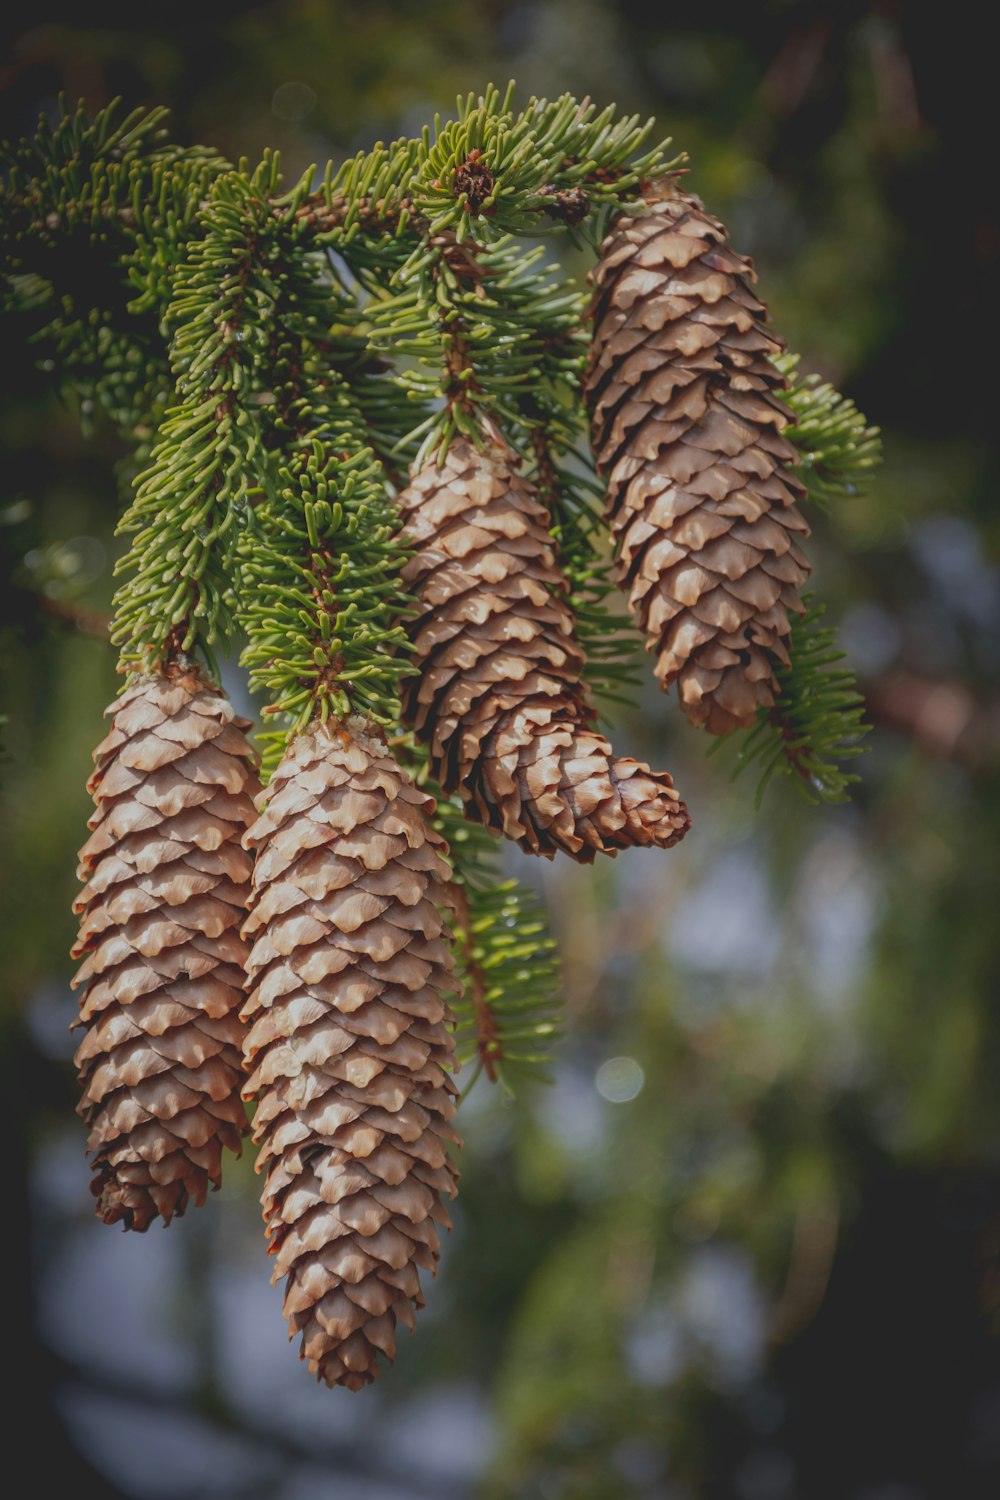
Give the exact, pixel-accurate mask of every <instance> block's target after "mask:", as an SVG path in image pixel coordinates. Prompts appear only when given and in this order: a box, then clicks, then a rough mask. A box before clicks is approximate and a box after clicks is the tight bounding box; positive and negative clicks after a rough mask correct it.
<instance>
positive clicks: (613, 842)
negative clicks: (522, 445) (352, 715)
mask: <svg viewBox="0 0 1000 1500" xmlns="http://www.w3.org/2000/svg"><path fill="white" fill-rule="evenodd" d="M398 503H399V507H400V511H401V513H402V517H403V530H404V535H405V537H406V540H407V542H408V543H409V544H410V546H411V547H412V548H413V556H412V557H411V559H410V561H409V562H408V563H407V566H406V568H405V570H404V573H403V578H404V581H405V582H406V583H407V586H408V587H409V588H410V589H411V591H412V592H413V593H414V594H415V595H416V597H417V600H418V603H419V610H418V613H417V616H416V618H415V619H414V620H412V621H410V622H408V626H407V629H408V631H409V634H410V638H411V641H412V642H413V645H414V647H415V652H414V660H415V662H416V664H417V665H418V666H419V669H420V675H419V677H418V678H414V679H413V680H412V682H410V683H407V684H405V685H404V693H405V699H404V716H405V718H406V719H407V721H408V722H409V723H410V724H411V725H412V726H413V728H414V730H415V731H416V733H417V734H418V735H419V737H420V738H421V739H422V740H423V741H425V743H427V745H428V746H429V748H430V756H431V767H432V770H433V772H434V774H435V776H436V777H437V779H438V780H439V782H440V784H441V785H442V786H443V788H444V789H445V791H448V792H452V791H455V790H457V791H458V792H459V793H460V795H461V797H462V799H463V802H464V803H465V808H466V812H467V813H468V814H469V816H471V817H475V818H476V819H477V820H478V821H480V822H482V823H484V824H485V825H486V826H487V827H489V828H493V829H496V830H498V831H502V832H503V833H505V834H506V835H507V837H508V838H511V839H513V840H515V841H516V842H517V843H518V844H520V846H521V847H522V848H523V849H526V850H527V851H529V852H530V853H533V854H541V855H544V856H545V857H547V858H552V857H553V856H554V855H555V854H556V853H557V852H559V851H562V852H563V853H566V854H569V855H571V856H572V857H573V858H574V859H577V860H580V861H586V862H589V861H591V860H592V859H593V858H594V855H595V854H596V853H598V852H601V853H607V854H613V853H615V852H616V851H617V850H618V849H622V848H627V847H629V846H633V845H651V844H658V845H660V846H661V847H664V848H669V847H670V846H671V845H673V844H675V843H677V841H678V840H679V839H681V838H682V837H683V836H684V834H685V833H686V831H687V828H688V822H689V820H688V816H687V810H686V808H685V806H684V804H683V802H681V801H680V799H679V797H678V795H677V793H676V791H675V790H674V788H673V783H672V781H671V779H670V777H669V776H668V775H667V774H666V772H651V771H650V770H649V767H648V766H646V765H644V764H642V763H641V762H639V761H635V760H631V759H629V758H627V757H619V756H616V755H615V754H614V752H613V750H612V748H611V746H610V744H609V743H608V741H607V740H606V739H605V737H604V736H603V735H602V734H600V733H598V732H597V731H596V730H595V729H594V728H593V727H592V724H593V720H594V718H595V714H594V711H593V709H592V707H591V705H590V703H589V701H588V698H587V694H586V691H585V688H584V685H583V682H582V679H581V669H582V666H583V654H582V652H581V650H580V646H579V644H578V642H577V640H576V636H575V633H574V621H573V614H572V611H571V609H570V607H569V603H568V601H567V597H566V596H567V592H568V587H567V583H566V580H565V577H564V576H563V574H562V573H561V572H560V570H559V567H558V565H557V562H556V558H555V553H554V550H553V543H552V538H551V536H550V534H549V529H548V527H549V516H548V512H547V511H546V509H545V507H544V506H543V505H542V504H541V503H540V501H539V499H538V497H537V494H536V493H535V491H534V489H533V488H532V486H531V485H530V484H529V483H528V482H527V480H526V479H525V478H524V477H523V476H522V474H521V473H520V472H519V467H518V462H517V458H516V455H515V454H514V453H513V452H512V450H511V449H510V448H509V447H508V446H507V445H506V443H504V442H503V441H502V440H500V439H498V438H490V437H484V443H483V447H482V448H477V447H476V446H475V445H474V444H473V443H472V442H470V441H468V440H467V439H464V438H461V439H458V440H456V441H455V442H453V443H452V444H451V446H450V448H449V450H448V453H447V456H446V458H445V459H444V461H443V463H441V464H440V465H439V464H438V463H437V462H431V463H430V464H428V465H427V466H425V467H424V468H423V469H422V470H421V471H420V472H419V473H418V474H416V475H415V476H414V477H413V479H412V480H411V483H410V485H409V486H408V487H407V489H405V490H404V491H403V493H402V494H401V495H400V497H399V502H398Z"/></svg>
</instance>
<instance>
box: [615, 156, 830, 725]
mask: <svg viewBox="0 0 1000 1500" xmlns="http://www.w3.org/2000/svg"><path fill="white" fill-rule="evenodd" d="M647 202H648V211H647V212H646V213H642V214H623V215H621V216H620V217H619V219H618V220H617V222H616V223H615V224H614V226H613V227H612V230H611V233H610V234H609V235H608V237H607V239H606V240H605V241H604V244H603V245H602V246H601V258H600V262H599V264H598V267H597V269H596V272H595V274H594V280H595V282H596V288H597V290H596V293H595V297H594V301H593V304H592V309H591V310H592V315H593V319H594V339H593V346H592V350H591V357H590V366H589V373H588V377H587V381H586V393H587V398H588V401H589V404H590V407H591V413H592V430H593V445H594V453H595V455H596V458H597V465H598V468H599V470H600V471H601V472H602V473H606V474H607V476H608V517H609V521H610V524H611V527H612V532H613V534H614V536H615V538H616V540H617V542H618V543H619V549H620V551H619V568H620V579H621V582H622V585H623V587H625V588H626V589H627V591H628V595H629V602H630V604H631V607H632V610H633V612H634V614H635V616H636V618H637V620H638V622H639V623H640V625H641V626H642V628H643V629H644V630H645V631H646V633H647V635H648V637H649V642H648V649H649V650H651V651H655V652H656V653H657V665H656V675H657V677H658V678H659V680H660V683H661V685H662V686H663V687H664V688H666V687H669V685H670V684H671V683H672V682H674V681H676V682H677V684H678V693H679V695H680V700H681V703H682V704H683V706H684V711H685V713H686V714H687V716H688V718H689V719H690V720H691V722H692V723H694V724H703V725H704V726H705V727H706V728H707V729H708V730H710V731H711V733H713V734H724V733H726V732H727V731H728V730H731V729H735V728H738V727H741V726H747V725H750V724H752V723H753V722H754V719H755V717H756V713H757V709H758V706H760V705H764V706H766V707H770V706H771V705H772V704H773V702H774V693H775V676H774V674H775V662H776V661H777V662H782V663H784V664H786V665H787V662H788V651H787V637H788V634H789V630H790V626H789V619H788V616H789V613H790V612H792V613H796V614H801V613H803V606H802V603H801V600H800V598H799V589H800V587H801V585H802V583H803V582H804V580H805V578H806V575H807V573H808V571H809V568H808V564H807V562H806V560H805V558H804V556H803V554H802V551H801V548H800V547H799V539H800V538H803V537H805V536H807V535H808V527H807V526H806V523H805V521H804V520H803V519H802V516H801V515H800V513H799V511H798V509H797V508H796V501H797V500H798V499H800V498H801V497H802V495H803V494H804V493H805V490H804V487H803V486H802V484H801V483H800V482H799V480H798V478H797V477H796V476H795V475H794V474H793V473H792V472H791V467H792V466H793V465H794V464H795V462H796V460H797V455H796V452H795V449H794V448H793V447H792V445H791V443H789V442H788V440H787V438H785V437H784V436H783V435H782V433H783V429H784V428H785V427H786V426H787V424H788V423H789V422H790V421H792V420H793V419H792V416H791V413H790V412H789V410H788V408H787V407H786V406H785V405H784V404H783V403H782V401H781V400H779V399H778V397H777V396H776V395H775V392H776V391H780V390H783V389H784V388H785V386H786V384H787V382H786V381H785V379H784V377H783V376H782V375H781V374H780V373H779V371H778V370H777V369H776V368H775V366H774V365H773V364H772V362H771V358H770V356H771V355H772V354H773V353H775V352H776V351H777V350H779V349H781V348H782V344H781V342H780V341H779V340H778V339H777V338H776V337H775V335H774V334H772V333H770V332H769V331H768V330H767V329H766V328H764V327H763V326H762V324H763V320H764V318H765V317H766V315H767V310H766V308H765V307H764V305H763V303H762V302H760V300H759V299H758V298H757V297H756V296H755V295H754V293H753V291H752V290H751V288H750V281H751V280H753V279H754V272H753V267H752V264H751V262H750V261H749V260H747V259H745V258H744V257H743V256H740V255H736V254H734V253H733V251H732V250H731V249H730V248H729V246H728V245H727V243H726V232H725V229H724V228H723V226H722V225H721V224H720V223H719V221H718V220H717V219H713V218H712V217H711V216H710V215H708V214H706V213H705V212H704V210H703V209H702V207H701V204H700V203H699V201H698V199H697V198H693V197H691V196H689V195H688V194H685V193H682V192H680V191H679V190H678V189H677V187H676V186H675V185H673V184H672V183H671V182H670V181H666V182H664V183H661V184H657V186H656V187H655V188H654V189H651V190H650V193H649V195H648V198H647Z"/></svg>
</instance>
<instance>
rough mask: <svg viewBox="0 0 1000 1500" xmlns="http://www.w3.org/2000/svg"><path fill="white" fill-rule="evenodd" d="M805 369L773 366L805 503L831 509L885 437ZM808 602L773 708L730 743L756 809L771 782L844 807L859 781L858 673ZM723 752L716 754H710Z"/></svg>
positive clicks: (788, 358)
mask: <svg viewBox="0 0 1000 1500" xmlns="http://www.w3.org/2000/svg"><path fill="white" fill-rule="evenodd" d="M799 360H800V356H799V355H798V354H783V355H780V356H779V357H778V359H777V360H776V361H775V363H776V364H777V365H778V367H779V369H780V370H781V372H782V374H783V375H785V376H786V377H787V379H788V381H789V389H788V390H787V391H786V392H785V393H784V400H785V401H786V403H787V405H788V406H789V407H790V408H791V410H792V412H793V414H794V416H795V422H794V424H793V425H792V426H791V427H789V429H788V436H789V438H790V439H791V440H792V442H793V443H794V444H795V446H796V448H798V450H799V452H800V453H801V455H802V457H801V462H800V464H799V467H798V473H799V477H800V479H801V480H802V482H803V484H804V485H805V486H806V489H807V490H808V492H809V498H810V499H811V500H814V501H815V502H816V503H817V504H818V505H819V506H821V507H822V508H824V509H825V508H826V506H827V504H828V502H829V501H830V500H831V499H834V498H837V497H840V496H845V495H856V494H858V493H859V492H861V491H862V490H863V489H864V487H865V486H866V484H867V482H868V480H869V478H870V476H871V472H872V470H873V469H874V468H876V467H877V465H878V464H879V463H880V462H881V457H882V442H881V436H880V433H879V429H878V428H877V427H871V426H869V424H868V422H867V420H866V418H865V417H864V416H863V415H862V413H861V412H859V411H858V409H857V407H856V406H855V405H854V402H853V401H851V400H850V399H849V397H847V396H842V395H841V394H840V393H839V392H838V391H836V390H834V388H833V386H832V385H830V384H829V383H828V382H826V381H822V380H820V377H819V376H818V375H816V374H813V373H809V374H805V375H801V374H800V373H799V368H798V367H799ZM803 602H804V603H805V604H806V613H805V615H804V616H803V617H802V619H800V620H795V621H793V622H792V634H791V641H790V643H789V653H790V656H791V664H790V665H789V666H785V665H784V664H783V663H781V662H777V663H776V665H775V676H776V678H777V682H778V693H777V695H776V698H775V702H774V706H773V707H772V708H770V709H765V708H762V709H760V710H759V711H758V715H757V722H756V723H755V724H754V725H753V726H752V727H751V728H750V729H747V730H741V731H737V733H736V734H735V735H733V736H731V738H732V740H734V741H735V744H736V757H737V758H736V766H735V769H734V771H733V775H734V776H738V775H739V774H740V773H741V772H742V771H745V770H746V769H747V767H749V766H755V767H756V768H757V771H758V773H759V777H760V779H759V781H758V783H757V795H756V805H757V807H760V804H761V802H762V800H763V797H764V793H765V792H766V790H767V787H768V784H769V783H770V782H771V781H772V780H773V779H774V777H775V776H778V777H780V778H789V777H790V778H791V780H792V781H793V782H794V784H795V786H796V787H797V788H798V790H799V791H800V792H801V793H802V795H803V796H804V797H805V798H806V799H807V801H810V802H828V803H836V802H846V801H848V800H849V795H850V793H849V788H850V787H851V786H852V785H853V784H854V783H855V782H857V781H858V780H859V779H860V778H859V777H858V775H857V774H856V773H855V772H853V771H848V770H846V769H844V765H843V762H845V761H853V760H854V759H855V758H856V757H857V756H858V755H863V754H864V752H865V750H866V749H867V746H866V745H865V744H863V740H864V738H865V736H866V735H867V734H868V732H869V729H870V725H868V724H866V723H865V722H864V699H863V698H862V696H861V694H860V693H859V692H858V687H857V682H856V680H855V677H854V673H853V672H852V671H851V670H850V669H849V668H848V667H845V666H844V664H843V663H844V653H843V652H842V651H841V650H840V649H839V648H838V646H837V643H836V642H837V633H836V630H835V629H834V628H833V627H832V626H829V625H823V624H821V620H822V616H823V613H824V608H823V606H822V605H817V604H816V603H814V602H813V601H812V599H811V597H810V596H809V595H806V596H805V598H804V601H803ZM721 743H722V742H721V741H716V742H715V743H714V744H713V745H711V746H710V747H709V751H708V753H709V755H712V754H714V753H715V752H716V751H717V750H718V749H719V747H720V744H721Z"/></svg>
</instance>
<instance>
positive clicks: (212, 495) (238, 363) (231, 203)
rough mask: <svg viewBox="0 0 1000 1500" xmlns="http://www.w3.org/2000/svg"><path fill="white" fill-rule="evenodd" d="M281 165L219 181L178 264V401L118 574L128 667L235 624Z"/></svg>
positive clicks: (173, 349) (173, 308) (174, 348)
mask: <svg viewBox="0 0 1000 1500" xmlns="http://www.w3.org/2000/svg"><path fill="white" fill-rule="evenodd" d="M274 182H275V165H274V163H273V162H272V163H266V164H265V165H264V167H262V168H261V169H260V170H259V171H258V173H256V174H255V175H254V177H253V178H249V179H248V178H247V177H246V176H245V175H244V174H242V173H228V174H226V175H225V176H222V177H219V178H218V179H217V180H216V182H215V183H214V184H213V188H212V191H211V194H210V197H209V199H208V201H207V203H206V204H205V205H204V206H203V207H202V209H201V210H200V212H199V216H198V217H199V221H200V227H201V229H202V231H203V238H201V239H198V240H195V241H194V242H193V243H192V245H191V246H190V249H189V253H188V256H187V258H186V260H185V261H184V262H183V263H182V264H181V265H180V266H179V267H178V269H177V274H176V277H175V285H174V294H173V297H172V299H171V302H170V305H169V307H168V308H167V311H166V314H165V319H164V322H165V326H166V328H167V329H168V330H169V331H170V334H171V338H170V364H171V369H172V373H173V376H174V380H175V393H174V402H173V404H172V405H171V406H170V407H169V408H168V409H167V411H166V413H165V415H164V418H163V420H162V422H161V424H160V427H159V430H158V432H157V436H156V440H155V442H154V445H153V450H152V455H151V458H150V462H149V466H148V468H147V469H146V471H145V473H144V474H142V475H141V476H140V478H139V480H138V482H137V484H136V489H135V497H134V499H133V502H132V504H131V506H130V507H129V509H128V511H127V512H126V514H125V516H124V518H123V520H122V522H121V526H120V528H119V529H120V531H121V532H123V533H124V534H125V535H129V536H131V537H132V544H131V547H130V549H129V551H128V553H127V554H126V555H125V557H124V558H122V559H121V561H120V563H119V565H118V570H117V571H119V572H122V571H124V572H127V573H128V575H129V577H128V579H127V581H126V583H125V584H124V585H123V586H122V587H121V588H120V589H119V591H118V593H117V595H116V597H115V626H114V629H113V632H112V639H113V640H114V641H115V642H116V643H117V644H119V645H120V646H121V648H122V661H123V664H125V665H126V666H129V667H134V668H149V667H151V666H153V665H155V664H156V663H157V662H158V661H159V660H161V659H162V658H163V657H164V656H165V655H166V654H167V653H168V652H171V651H173V652H177V651H180V652H187V653H190V652H192V651H194V650H195V649H196V648H197V647H198V646H199V645H200V646H202V647H203V648H208V649H210V648H211V647H212V646H213V645H214V644H215V642H216V641H218V640H220V638H221V639H222V640H223V641H227V640H228V639H229V638H230V637H231V636H232V633H233V630H234V610H235V596H234V589H233V571H234V561H235V554H236V541H237V534H238V531H239V530H240V526H241V523H242V521H243V519H244V518H245V516H246V513H247V510H248V493H249V488H250V483H251V478H252V474H253V469H252V467H251V464H250V463H248V462H241V460H245V459H247V458H249V459H250V460H251V461H252V456H253V453H254V451H255V449H256V447H257V445H258V444H259V441H260V438H259V434H258V433H257V431H256V427H257V422H256V414H255V413H254V412H253V410H252V409H251V408H249V407H248V406H247V405H246V404H245V403H244V402H242V400H241V396H242V393H243V388H244V383H245V380H246V363H245V358H244V356H243V354H242V352H241V346H242V344H244V343H246V342H248V341H249V344H250V346H251V347H252V345H253V343H254V342H255V341H256V340H258V339H259V338H260V337H261V336H262V332H263V329H262V324H261V321H260V319H259V318H258V317H256V316H255V315H254V314H255V312H256V311H258V310H259V309H258V306H256V305H255V304H259V303H260V302H262V301H264V302H266V298H267V294H266V291H265V290H264V289H263V288H262V287H261V286H260V284H259V281H258V279H257V277H256V276H255V272H256V268H257V265H258V254H259V248H260V241H261V237H262V236H263V235H264V233H265V232H266V230H267V228H268V222H269V219H270V215H269V213H268V210H267V209H266V207H265V206H264V203H263V197H264V194H266V193H267V191H268V190H270V189H273V186H274Z"/></svg>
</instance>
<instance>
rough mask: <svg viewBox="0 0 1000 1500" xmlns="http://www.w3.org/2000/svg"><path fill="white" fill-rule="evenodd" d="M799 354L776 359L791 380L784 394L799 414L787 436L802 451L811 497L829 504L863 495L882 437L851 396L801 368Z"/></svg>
mask: <svg viewBox="0 0 1000 1500" xmlns="http://www.w3.org/2000/svg"><path fill="white" fill-rule="evenodd" d="M799 361H800V356H799V355H798V354H782V355H779V357H778V358H777V359H776V360H775V364H776V365H777V366H778V368H779V369H780V370H781V372H782V374H783V375H785V376H787V378H788V380H789V382H790V384H789V388H788V390H787V391H786V392H785V394H784V400H785V402H786V404H787V405H788V406H789V407H790V408H791V410H792V413H793V414H794V416H795V424H794V426H792V427H790V428H789V430H788V436H789V437H790V438H791V440H792V442H793V443H794V444H795V446H796V448H798V450H799V452H800V453H801V455H802V459H801V462H800V464H799V471H798V472H799V477H800V478H801V480H802V482H803V484H805V486H806V488H807V489H808V491H809V497H810V499H812V500H814V501H815V502H816V504H817V505H819V506H821V507H824V508H825V507H826V505H827V504H828V502H829V501H830V500H831V499H833V498H835V497H838V496H845V495H857V494H862V493H864V491H865V490H866V489H867V488H868V484H869V482H870V480H871V476H872V472H873V470H875V469H876V468H877V467H878V465H879V464H880V463H881V461H882V436H881V432H880V430H879V428H877V427H872V426H870V425H869V424H868V421H867V420H866V418H865V417H864V415H863V414H862V413H861V412H859V411H858V409H857V407H856V406H855V404H854V402H853V401H852V400H851V399H850V398H849V397H848V396H842V395H841V394H840V392H839V391H837V390H835V389H834V387H833V386H832V385H830V384H829V382H827V381H824V380H821V379H820V377H819V376H818V375H816V374H815V373H808V374H805V375H802V374H800V373H799V368H798V367H799Z"/></svg>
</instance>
